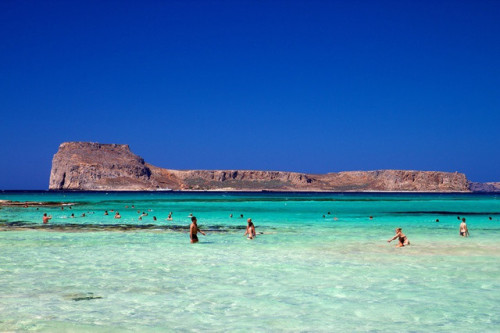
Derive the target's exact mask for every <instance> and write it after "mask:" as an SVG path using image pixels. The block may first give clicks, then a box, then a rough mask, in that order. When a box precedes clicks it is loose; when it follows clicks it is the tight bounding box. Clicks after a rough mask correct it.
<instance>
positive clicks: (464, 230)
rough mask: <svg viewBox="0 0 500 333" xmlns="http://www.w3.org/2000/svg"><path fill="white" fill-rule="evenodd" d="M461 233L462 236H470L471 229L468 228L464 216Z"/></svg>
mask: <svg viewBox="0 0 500 333" xmlns="http://www.w3.org/2000/svg"><path fill="white" fill-rule="evenodd" d="M459 234H460V236H462V237H469V229H468V228H467V223H465V217H463V218H462V223H460V230H459Z"/></svg>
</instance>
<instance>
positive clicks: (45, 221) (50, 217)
mask: <svg viewBox="0 0 500 333" xmlns="http://www.w3.org/2000/svg"><path fill="white" fill-rule="evenodd" d="M50 219H52V215H49V216H47V213H43V217H42V221H43V224H47V223H49V220H50Z"/></svg>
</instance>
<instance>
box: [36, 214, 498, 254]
mask: <svg viewBox="0 0 500 333" xmlns="http://www.w3.org/2000/svg"><path fill="white" fill-rule="evenodd" d="M70 208H71V207H70ZM125 208H128V206H126V207H125ZM132 208H134V206H132ZM111 212H114V210H111ZM137 213H138V214H140V213H141V211H140V210H138V211H137ZM330 214H331V213H330V212H328V215H330ZM104 215H109V213H108V211H107V210H106V211H104ZM144 216H148V213H146V212H142V214H141V215H140V216H139V220H142V217H144ZM71 217H75V216H74V214H71ZM82 217H85V213H83V214H82ZM189 217H190V218H191V224H190V226H189V238H190V240H191V243H197V242H198V233H200V234H202V235H204V236H205V235H206V234H205V232H204V231H202V230H201V229H200V228H199V227H198V220H197V218H196V217H195V216H193V214H189ZM229 217H230V218H232V217H233V214H230V215H229ZM323 217H325V215H323ZM114 218H115V219H120V218H121V215H120V213H119V212H118V211H116V212H115V214H114ZM240 218H243V214H240ZM457 218H458V219H459V220H460V216H458V217H457ZM51 219H52V215H47V213H44V214H43V217H42V222H43V224H47V223H49V221H50V220H51ZM372 219H373V216H370V220H372ZM489 219H490V220H492V218H491V217H489ZM153 220H154V221H157V218H156V216H153ZM167 220H168V221H172V212H170V213H169V214H168V217H167ZM436 222H439V219H437V220H436ZM459 235H460V236H462V237H468V236H469V229H468V228H467V223H466V222H465V217H462V219H461V223H460V227H459ZM243 236H247V238H248V239H254V238H255V237H256V232H255V225H254V224H253V222H252V219H250V218H249V219H247V227H246V230H245V234H244V235H243ZM395 239H397V240H398V243H397V244H396V247H404V246H408V245H410V241H409V240H408V237H406V235H405V234H404V233H403V230H402V228H396V234H395V235H394V237H392V238H390V239H389V240H387V242H388V243H390V242H392V241H393V240H395Z"/></svg>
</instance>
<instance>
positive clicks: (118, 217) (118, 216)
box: [115, 211, 122, 219]
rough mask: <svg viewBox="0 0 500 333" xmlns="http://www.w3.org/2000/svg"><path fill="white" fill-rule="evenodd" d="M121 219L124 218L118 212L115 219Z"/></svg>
mask: <svg viewBox="0 0 500 333" xmlns="http://www.w3.org/2000/svg"><path fill="white" fill-rule="evenodd" d="M121 218H122V216H121V215H120V213H119V212H118V211H117V212H116V213H115V219H121Z"/></svg>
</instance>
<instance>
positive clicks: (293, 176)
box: [49, 142, 470, 192]
mask: <svg viewBox="0 0 500 333" xmlns="http://www.w3.org/2000/svg"><path fill="white" fill-rule="evenodd" d="M49 189H50V190H85V191H154V190H166V189H172V190H207V191H210V190H219V191H262V190H269V191H333V192H347V191H419V192H469V191H470V185H469V181H468V180H467V178H466V177H465V175H464V174H462V173H458V172H455V173H450V172H439V171H408V170H379V171H350V172H338V173H328V174H319V175H315V174H305V173H298V172H283V171H252V170H170V169H163V168H159V167H156V166H153V165H150V164H148V163H146V162H145V161H144V160H143V159H142V158H141V157H139V156H137V155H135V154H133V153H132V152H131V151H130V148H129V146H128V145H118V144H100V143H91V142H65V143H63V144H61V145H60V146H59V150H58V152H57V153H56V154H55V155H54V158H53V160H52V170H51V173H50V183H49Z"/></svg>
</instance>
